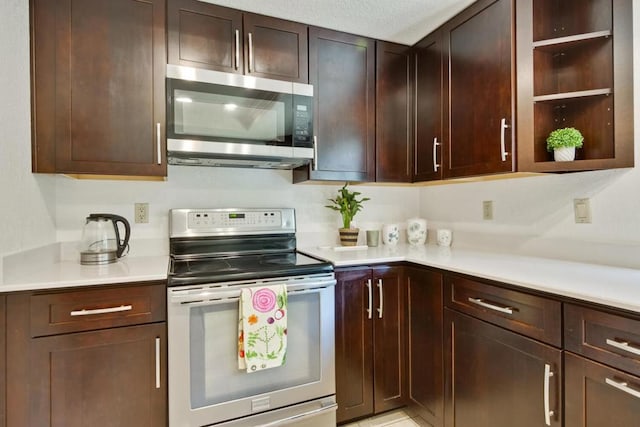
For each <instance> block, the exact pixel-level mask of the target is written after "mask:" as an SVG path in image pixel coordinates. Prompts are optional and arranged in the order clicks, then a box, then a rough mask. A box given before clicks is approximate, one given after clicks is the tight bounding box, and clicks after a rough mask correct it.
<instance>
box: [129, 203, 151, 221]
mask: <svg viewBox="0 0 640 427" xmlns="http://www.w3.org/2000/svg"><path fill="white" fill-rule="evenodd" d="M133 218H134V220H135V222H136V224H147V223H149V203H136V204H135V207H134V213H133Z"/></svg>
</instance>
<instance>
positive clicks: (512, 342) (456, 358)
mask: <svg viewBox="0 0 640 427" xmlns="http://www.w3.org/2000/svg"><path fill="white" fill-rule="evenodd" d="M444 318H445V328H446V329H445V340H446V343H445V372H447V373H448V377H447V380H446V387H445V389H446V403H445V408H446V412H445V425H446V426H448V427H453V426H455V427H513V426H518V427H529V426H531V427H540V426H544V425H550V426H561V425H562V413H561V408H562V403H561V402H562V392H561V390H562V372H561V367H562V357H561V354H562V352H561V350H560V349H557V348H554V347H551V346H549V345H546V344H543V343H541V342H538V341H535V340H533V339H530V338H526V337H524V336H522V335H519V334H516V333H514V332H511V331H509V330H506V329H502V328H500V327H497V326H494V325H491V324H489V323H486V322H483V321H481V320H478V319H475V318H473V317H469V316H467V315H464V314H461V313H457V312H455V311H452V310H449V309H445V315H444ZM547 370H548V372H547ZM550 411H553V413H551V412H550ZM547 417H548V418H547ZM545 418H547V419H545Z"/></svg>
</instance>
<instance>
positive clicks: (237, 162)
mask: <svg viewBox="0 0 640 427" xmlns="http://www.w3.org/2000/svg"><path fill="white" fill-rule="evenodd" d="M167 96H168V97H167V150H168V159H169V163H171V164H177V165H203V166H234V167H258V168H276V169H292V168H294V167H297V166H300V165H304V164H307V163H309V162H310V161H311V160H312V159H313V157H314V143H313V141H314V139H313V86H311V85H306V84H300V83H292V82H285V81H280V80H270V79H263V78H256V77H250V76H243V75H239V74H231V73H221V72H217V71H210V70H203V69H196V68H190V67H183V66H176V65H167Z"/></svg>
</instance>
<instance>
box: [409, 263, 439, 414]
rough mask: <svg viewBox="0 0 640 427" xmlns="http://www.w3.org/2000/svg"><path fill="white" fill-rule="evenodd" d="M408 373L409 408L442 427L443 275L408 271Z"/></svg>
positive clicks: (414, 270)
mask: <svg viewBox="0 0 640 427" xmlns="http://www.w3.org/2000/svg"><path fill="white" fill-rule="evenodd" d="M405 275H406V277H407V308H406V312H407V340H408V350H407V357H408V358H407V365H408V366H407V371H408V381H407V382H408V384H407V386H408V393H407V398H408V405H409V406H410V407H411V409H412V410H414V411H415V412H416V413H417V414H418V415H420V416H421V417H422V418H423V419H424V420H425V421H427V422H428V423H429V424H431V425H432V426H434V427H438V426H441V425H442V418H443V412H444V372H443V360H442V341H443V340H442V327H443V324H442V321H443V318H442V313H443V309H442V273H440V272H438V271H433V270H427V269H423V268H414V267H408V268H406V270H405Z"/></svg>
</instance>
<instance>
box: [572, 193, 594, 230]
mask: <svg viewBox="0 0 640 427" xmlns="http://www.w3.org/2000/svg"><path fill="white" fill-rule="evenodd" d="M573 214H574V216H575V220H576V224H591V203H589V199H573Z"/></svg>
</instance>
